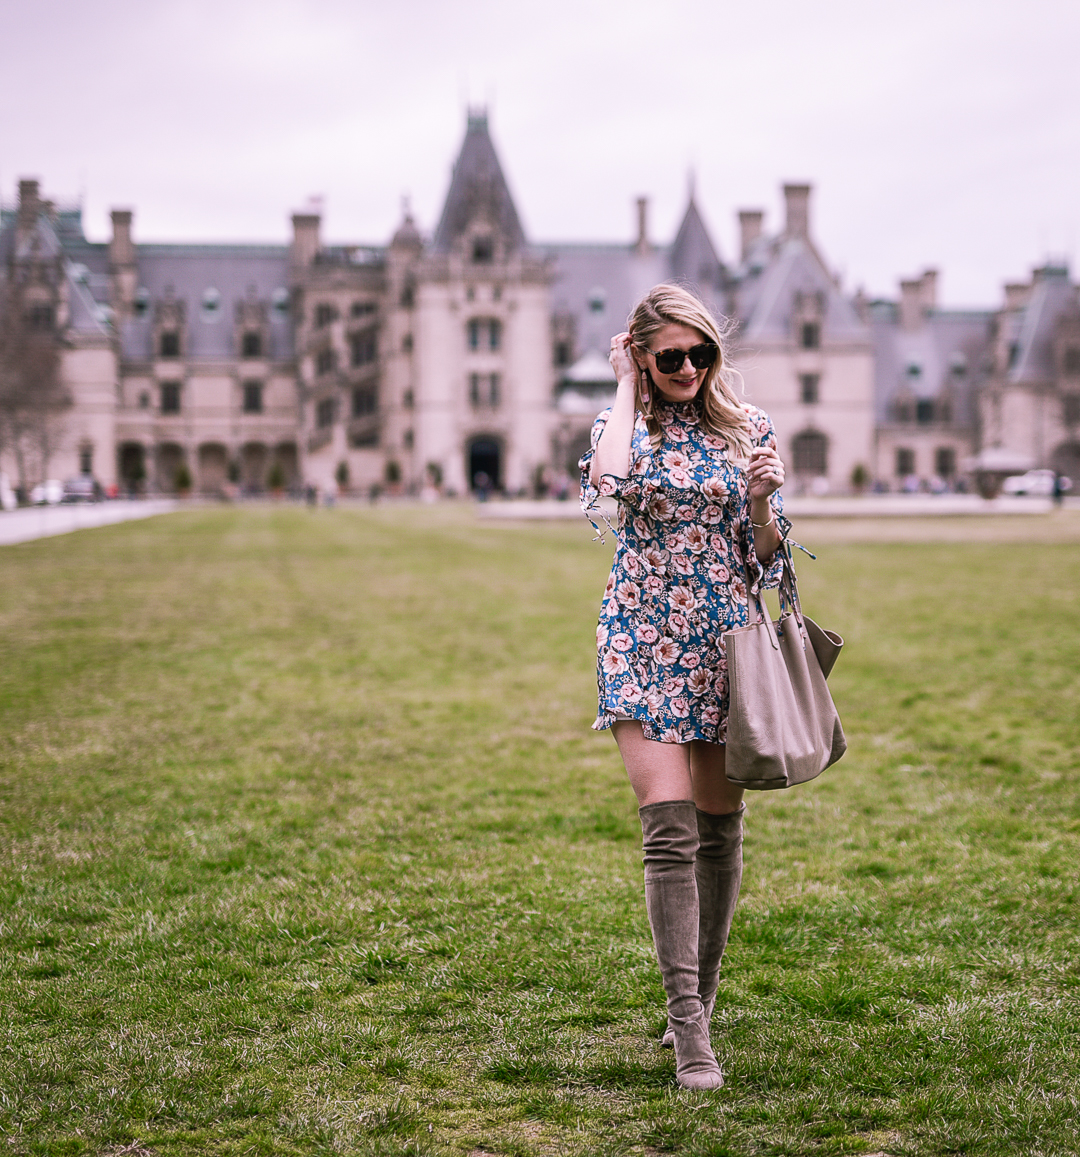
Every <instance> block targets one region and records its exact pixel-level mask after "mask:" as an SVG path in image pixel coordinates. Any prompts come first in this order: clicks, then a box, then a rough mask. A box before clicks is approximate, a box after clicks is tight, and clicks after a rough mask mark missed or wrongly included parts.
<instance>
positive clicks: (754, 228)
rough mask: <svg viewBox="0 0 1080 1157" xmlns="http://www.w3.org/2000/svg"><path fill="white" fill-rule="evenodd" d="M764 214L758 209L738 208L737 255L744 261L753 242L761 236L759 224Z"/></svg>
mask: <svg viewBox="0 0 1080 1157" xmlns="http://www.w3.org/2000/svg"><path fill="white" fill-rule="evenodd" d="M764 220H765V214H764V213H763V212H762V211H761V210H760V209H740V210H739V255H740V260H742V261H745V260H746V259H747V257H748V256H749V255H750V250H751V249H752V248H753V245H754V242H755V241H756V240H757V239H758V238H759V237H760V236H761V224H762V222H763V221H764Z"/></svg>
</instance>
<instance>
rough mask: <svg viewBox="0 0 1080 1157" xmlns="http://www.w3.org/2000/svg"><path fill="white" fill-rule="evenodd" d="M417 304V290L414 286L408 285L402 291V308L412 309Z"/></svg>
mask: <svg viewBox="0 0 1080 1157" xmlns="http://www.w3.org/2000/svg"><path fill="white" fill-rule="evenodd" d="M415 303H416V289H415V288H414V287H413V286H412V285H406V286H405V287H404V288H403V289H402V291H401V308H402V309H412V307H413V305H414V304H415Z"/></svg>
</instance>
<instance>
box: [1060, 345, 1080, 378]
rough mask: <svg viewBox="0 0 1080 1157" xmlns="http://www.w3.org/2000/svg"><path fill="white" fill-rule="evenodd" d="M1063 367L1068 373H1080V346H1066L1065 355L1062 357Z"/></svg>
mask: <svg viewBox="0 0 1080 1157" xmlns="http://www.w3.org/2000/svg"><path fill="white" fill-rule="evenodd" d="M1061 364H1062V368H1063V369H1064V370H1065V373H1067V374H1080V346H1074V345H1071V346H1066V347H1065V356H1064V357H1063V358H1062V359H1061Z"/></svg>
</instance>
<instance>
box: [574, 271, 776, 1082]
mask: <svg viewBox="0 0 1080 1157" xmlns="http://www.w3.org/2000/svg"><path fill="white" fill-rule="evenodd" d="M724 347H725V343H724V334H723V332H722V331H721V328H720V327H719V326H718V324H717V322H716V320H715V319H714V318H713V317H712V315H711V314H710V313H709V311H708V309H706V307H705V306H704V305H703V304H702V303H701V302H700V301H699V300H698V299H697V298H696V297H694V296H693V295H692V294H691V293H689V292H687V291H686V290H685V289H682V288H681V287H679V286H677V285H658V286H656V288H655V289H653V290H651V291H650V292H649V293H648V294H647V295H646V296H645V298H644V299H643V300H642V301H641V302H640V303H639V304H638V305H637V307H636V308H635V309H634V311H633V313H632V314H631V315H630V321H629V331H628V332H627V333H621V334H619V335H618V336H617V337H615V338H613V339H612V342H611V353H610V361H611V365H612V368H613V369H614V370H615V375H616V378H617V379H618V389H617V391H616V394H615V403H614V405H613V406H611V408H610V409H608V410H605V411H604V412H603V413H602V414H600V415H599V417H597V419H596V422H595V424H594V426H593V431H592V449H591V450H589V451H588V452H587V453H586V454H585V455H584V457H583V458H582V460H581V468H582V471H583V474H582V505H583V506H584V507H585V509H586V513H588V512H589V511H591V510H592V509H593V508H594V507H595V506H596V500H597V498H598V497H600V496H610V497H613V498H615V499H616V500H617V501H618V505H619V529H618V532H617V538H618V546H617V549H616V551H615V560H614V563H613V564H612V568H611V576H610V578H609V579H608V584H607V589H606V591H605V593H604V600H603V603H602V605H601V609H600V625H599V627H598V628H597V647H598V652H599V654H598V661H599V670H598V683H599V689H600V703H599V711H598V714H597V719H596V722H595V724H594V725H593V726H594V727H595V728H596V729H597V730H603V729H605V728H608V727H610V728H612V729H613V731H614V734H615V740H616V742H617V743H618V745H619V753H620V755H621V756H622V759H623V763H624V764H625V765H626V771H627V774H628V776H629V778H630V784H631V786H632V787H633V789H634V793H635V795H636V796H637V801H638V809H639V811H638V814H639V815H640V817H641V829H642V836H643V843H644V851H645V904H646V908H647V910H648V914H649V923H650V925H651V926H652V933H653V942H654V943H655V945H656V954H657V957H658V959H659V963H660V971H661V974H662V976H663V980H664V990H665V992H666V994H667V1008H668V1029H667V1032H666V1033H665V1035H664V1043H665V1044H668V1043H672V1044H674V1046H675V1071H676V1076H677V1078H678V1081H679V1084H681V1085H683V1086H685V1087H686V1088H692V1089H715V1088H719V1087H720V1086H721V1085H722V1084H723V1083H724V1080H723V1076H722V1074H721V1072H720V1066H719V1065H718V1064H717V1061H716V1057H715V1055H714V1053H713V1051H712V1046H711V1044H710V1041H709V1021H710V1018H711V1016H712V1010H713V1005H714V1003H715V1000H716V989H717V984H718V981H719V972H720V959H721V957H722V956H723V953H724V948H725V946H726V944H727V938H728V930H729V928H730V926H731V918H732V915H733V913H734V911H735V903H736V900H737V899H738V895H739V883H740V881H741V878H742V815H743V811H744V810H745V808H744V806H743V803H742V790H741V788H738V787H736V786H735V785H733V784H731V783H729V782H728V780H727V779H726V778H725V776H724V740H725V735H726V728H727V706H728V687H727V665H726V658H725V655H724V646H723V640H722V635H723V633H724V632H725V631H727V630H731V629H732V628H734V627H739V626H744V625H745V624H746V623H747V621H748V618H747V596H746V583H745V579H744V576H748V577H749V579H750V581H751V582H752V583H753V584H754V589H755V590H757V589H758V588H759V586H760V585H762V584H763V585H766V586H774V585H777V584H778V583H779V578H780V570H779V559H777V560H776V562H775V564H774V567H773V568H772V569H771V570H770V571H769V572H768V573H766V572H765V571H764V570H763V567H762V563H766V564H768V563H769V561H770V560H772V559H773V556H774V555H775V554H776V551H777V549H778V548H779V546H780V544H781V542H782V541H783V539H784V537H785V536H786V534H787V530H788V527H789V525H790V524H789V523H788V522H787V520H786V519H784V518H783V516H782V513H781V512H782V504H781V501H780V496H779V494H778V493H777V492H778V491H779V489H780V486H781V484H782V483H783V481H784V466H783V463H782V462H781V461H780V456H779V454H778V453H777V451H776V436H775V434H774V433H773V428H772V424H771V422H770V421H769V419H768V417H767V416H766V415H765V414H764V413H763V412H762V411H761V410H759V409H757V408H756V407H754V406H750V405H747V404H745V403H742V402H740V401H739V398H738V395H737V393H736V385H737V383H738V382H739V377H738V374H737V373H736V371H734V370H733V369H731V368H730V367H729V366H728V364H727V358H726V356H725V348H724Z"/></svg>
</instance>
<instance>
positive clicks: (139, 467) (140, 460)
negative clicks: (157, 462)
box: [119, 442, 146, 494]
mask: <svg viewBox="0 0 1080 1157" xmlns="http://www.w3.org/2000/svg"><path fill="white" fill-rule="evenodd" d="M119 465H120V480H121V481H122V482H123V484H124V489H125V490H126V491H127V492H128V493H129V494H140V493H141V492H142V491H143V490H145V489H146V447H145V446H144V445H143V444H142V443H141V442H122V443H121V444H120V463H119Z"/></svg>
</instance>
